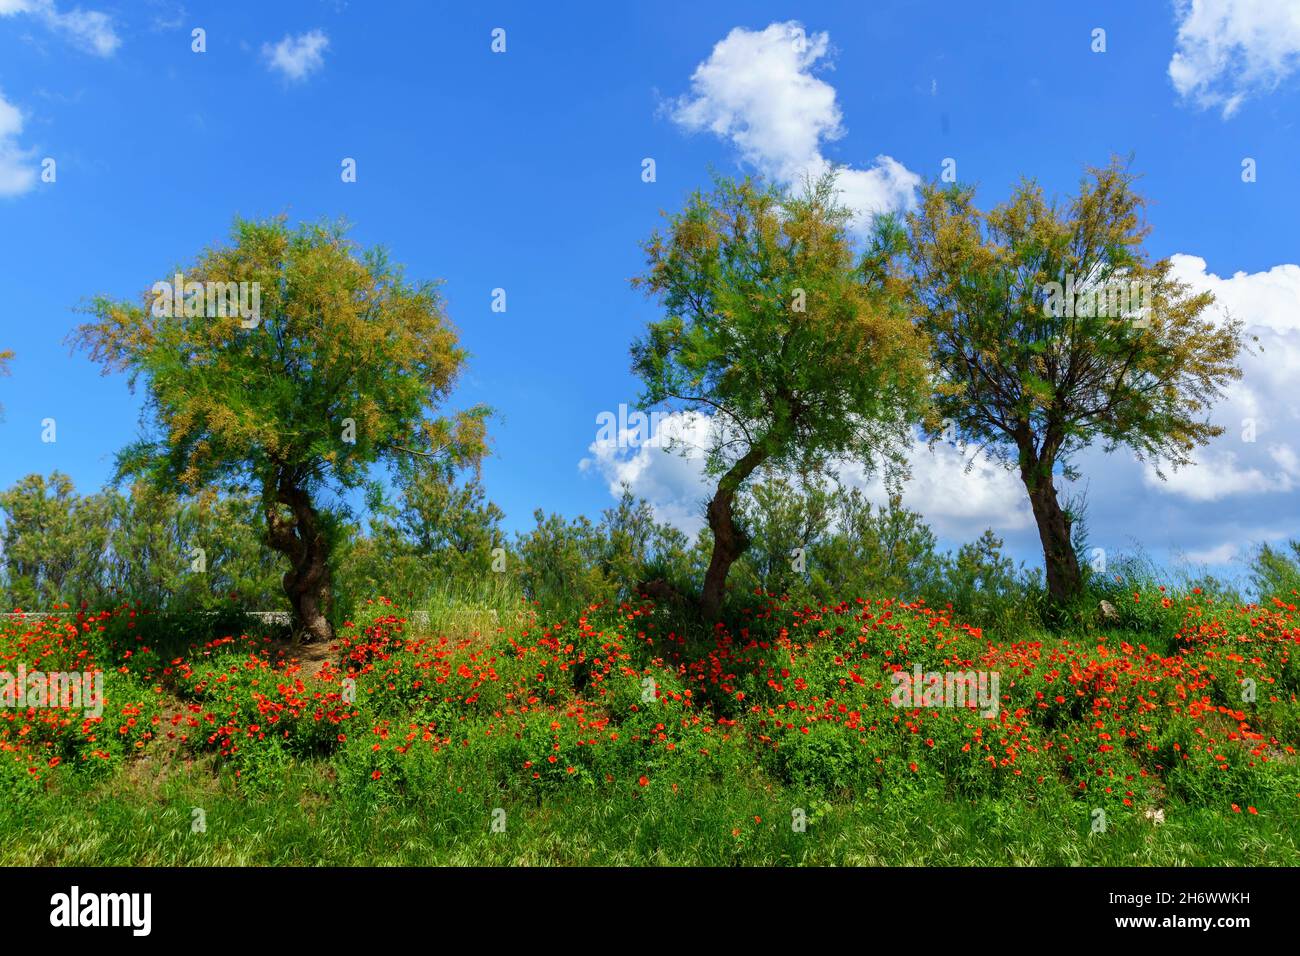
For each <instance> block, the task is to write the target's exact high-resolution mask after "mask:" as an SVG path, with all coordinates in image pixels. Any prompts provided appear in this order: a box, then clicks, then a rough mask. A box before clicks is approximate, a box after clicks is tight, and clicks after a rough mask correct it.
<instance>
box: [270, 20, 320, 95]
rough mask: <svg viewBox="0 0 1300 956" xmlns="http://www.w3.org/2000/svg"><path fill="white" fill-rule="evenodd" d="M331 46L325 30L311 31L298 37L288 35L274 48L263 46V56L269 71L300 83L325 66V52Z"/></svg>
mask: <svg viewBox="0 0 1300 956" xmlns="http://www.w3.org/2000/svg"><path fill="white" fill-rule="evenodd" d="M329 45H330V41H329V37H328V36H326V35H325V33H324V31H323V30H311V31H309V32H307V33H303V34H300V35H298V36H290V35H287V34H286V35H285V37H284V39H283V40H281V41H280V42H279V43H277V44H275V45H274V46H272V45H271V44H269V43H264V44H262V56H263V57H265V58H266V64H267V67H268V68H269V69H272V70H278V71H280V73H281V74H283V75H284V77H285V78H286V79H288V80H292V81H294V82H299V81H302V80H305V79H306V78H307V77H308V76H309V75H310V74H312V73H315V72H316V71H317V70H319V69H320V68H321V67H323V66H324V65H325V51H326V50H328V49H329Z"/></svg>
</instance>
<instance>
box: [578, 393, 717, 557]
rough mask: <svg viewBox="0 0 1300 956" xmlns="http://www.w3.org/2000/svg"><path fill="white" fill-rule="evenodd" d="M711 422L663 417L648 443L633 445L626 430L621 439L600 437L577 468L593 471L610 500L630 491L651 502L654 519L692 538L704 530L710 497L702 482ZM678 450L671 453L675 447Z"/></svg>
mask: <svg viewBox="0 0 1300 956" xmlns="http://www.w3.org/2000/svg"><path fill="white" fill-rule="evenodd" d="M712 429H713V419H712V418H711V417H710V416H708V415H705V414H702V413H700V412H672V413H670V414H667V415H664V416H663V417H662V419H661V420H660V424H659V427H658V429H657V430H656V432H655V434H654V435H653V436H651V437H650V439H649V440H648V441H643V442H638V441H636V440H635V436H632V440H629V434H628V432H627V431H626V430H624V431H620V432H619V435H618V437H617V438H610V439H601V438H599V437H597V439H596V441H594V442H592V443H591V445H590V447H589V448H588V451H590V452H591V457H590V458H584V459H582V461H580V462H579V463H578V468H579V469H580V470H581V471H594V472H596V473H598V474H599V475H600V476H601V477H602V478H604V479H605V481H606V483H607V485H608V487H609V493H610V495H611V496H613V497H615V498H617V497H618V496H619V495H620V494H621V487H622V485H624V484H626V485H628V486H629V487H630V488H631V489H632V491H633V493H634V494H636V495H637V496H638V497H641V498H644V499H646V501H648V502H650V505H651V507H652V508H653V509H654V513H655V518H656V520H658V521H661V522H667V523H668V524H671V525H674V526H676V527H678V528H681V529H682V530H683V531H685V532H686V533H687V534H689V535H692V536H693V535H694V534H695V533H696V532H698V531H699V530H700V528H702V527H704V506H703V502H704V501H705V500H706V499H707V498H708V497H709V495H710V494H711V493H712V489H710V488H709V487H708V483H707V481H706V479H705V477H704V457H705V450H706V449H707V447H708V443H709V437H710V434H711V432H712ZM674 440H675V441H676V442H678V443H680V444H679V446H678V447H670V445H671V443H672V441H674Z"/></svg>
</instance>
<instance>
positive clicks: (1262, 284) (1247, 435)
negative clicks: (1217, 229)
mask: <svg viewBox="0 0 1300 956" xmlns="http://www.w3.org/2000/svg"><path fill="white" fill-rule="evenodd" d="M1172 261H1173V266H1174V270H1173V272H1174V276H1175V277H1176V278H1178V279H1179V280H1180V281H1182V282H1186V283H1187V284H1188V285H1190V286H1191V287H1192V288H1193V289H1194V290H1196V291H1209V292H1212V293H1213V294H1214V297H1215V303H1214V305H1213V306H1211V308H1212V309H1213V310H1214V313H1215V314H1216V315H1218V316H1221V317H1223V316H1232V317H1234V318H1238V319H1240V320H1241V321H1242V322H1243V323H1244V324H1245V334H1246V341H1247V345H1248V347H1249V351H1248V352H1246V353H1243V355H1242V356H1241V358H1240V364H1241V369H1242V378H1241V379H1240V380H1239V381H1237V382H1235V383H1233V385H1231V386H1230V387H1229V388H1228V389H1227V391H1226V394H1225V396H1224V397H1223V399H1221V400H1220V401H1219V403H1218V405H1216V406H1215V408H1214V410H1213V412H1212V414H1211V420H1212V421H1213V422H1214V423H1215V424H1217V425H1221V426H1222V427H1223V429H1224V433H1223V434H1222V435H1220V436H1219V437H1218V438H1216V439H1214V440H1212V441H1211V442H1210V443H1209V444H1208V445H1207V446H1206V447H1205V448H1204V449H1201V450H1199V451H1197V452H1196V453H1195V454H1194V455H1193V460H1194V461H1195V464H1194V465H1192V466H1190V467H1187V468H1180V469H1178V470H1177V471H1174V472H1166V475H1167V479H1168V480H1167V481H1161V480H1160V479H1159V477H1158V476H1157V475H1156V473H1155V468H1154V467H1153V466H1152V465H1151V464H1147V465H1145V466H1144V468H1143V480H1144V482H1145V483H1146V484H1147V485H1149V486H1151V487H1153V488H1157V489H1159V490H1161V491H1165V492H1168V493H1170V494H1174V495H1179V496H1181V497H1184V498H1186V499H1189V500H1191V501H1198V502H1210V501H1220V500H1222V499H1225V498H1231V497H1235V496H1244V495H1251V496H1259V495H1272V494H1278V493H1286V492H1291V491H1293V490H1295V489H1296V488H1297V487H1300V456H1298V455H1297V451H1296V447H1295V445H1294V442H1295V441H1296V438H1297V436H1300V398H1297V394H1296V388H1295V383H1296V381H1297V380H1300V265H1280V266H1274V267H1273V268H1272V269H1269V270H1268V271H1267V272H1254V273H1246V272H1238V273H1237V274H1236V275H1234V276H1232V277H1231V278H1227V279H1225V278H1222V277H1221V276H1217V275H1215V274H1214V273H1212V272H1210V271H1209V269H1208V265H1207V263H1206V261H1205V260H1204V259H1202V258H1200V257H1199V256H1188V255H1175V256H1173V257H1172Z"/></svg>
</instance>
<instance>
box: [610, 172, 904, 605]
mask: <svg viewBox="0 0 1300 956" xmlns="http://www.w3.org/2000/svg"><path fill="white" fill-rule="evenodd" d="M850 218H851V214H850V212H849V211H848V210H847V209H845V208H844V207H843V206H842V205H840V204H839V202H838V200H837V198H836V190H835V181H834V176H833V174H832V175H827V176H825V177H822V178H821V179H819V180H817V181H808V182H806V183H805V186H804V188H803V190H802V192H800V193H798V194H791V193H789V192H787V191H784V190H781V189H779V188H777V187H775V186H771V185H766V186H765V185H762V184H760V183H757V182H755V181H753V180H750V179H746V180H744V181H742V182H735V181H731V180H726V179H719V180H718V181H717V183H716V184H715V188H714V191H713V192H712V193H711V194H707V195H706V194H702V193H698V192H697V193H695V194H694V195H693V196H692V197H691V198H690V199H689V200H688V202H687V204H686V207H685V209H684V210H683V211H682V212H680V213H678V214H676V215H674V216H672V217H670V219H669V225H668V230H667V235H661V234H660V233H658V232H656V233H655V234H654V235H652V237H651V238H650V240H649V241H648V242H647V243H646V244H645V250H646V256H647V267H648V268H647V271H646V272H645V274H643V275H641V276H638V277H637V278H636V279H634V280H633V284H634V286H636V287H639V288H643V289H644V290H645V291H646V292H647V293H648V294H649V295H651V296H653V297H656V298H657V299H658V300H659V301H660V302H661V303H662V305H663V307H664V309H665V310H666V312H667V315H666V317H665V318H663V319H661V320H659V321H656V322H652V323H651V324H650V325H649V328H648V330H647V334H646V335H645V337H644V338H642V339H640V340H638V341H637V342H635V343H634V344H633V346H632V359H633V370H634V371H635V372H636V373H637V374H638V375H639V376H640V378H641V379H642V381H643V382H644V384H645V395H644V397H643V401H645V402H647V403H649V404H651V405H663V406H667V407H668V408H670V409H673V410H679V411H692V412H699V413H705V414H709V415H711V416H712V423H713V428H712V434H711V437H710V439H709V446H708V448H707V449H705V455H706V467H707V470H708V473H709V474H710V475H712V476H716V477H717V479H718V481H717V487H716V490H715V491H714V494H713V497H712V500H710V502H709V504H708V510H707V518H708V525H709V528H710V530H711V531H712V535H713V549H712V554H711V557H710V560H709V567H708V570H707V571H706V572H705V576H704V586H703V589H702V592H701V596H700V606H701V610H702V611H703V612H704V614H705V615H706V616H707V617H709V618H716V617H717V616H718V613H719V611H720V609H721V606H722V600H723V595H724V590H725V587H726V580H727V574H728V571H729V569H730V568H731V566H732V564H733V563H734V562H735V561H736V559H737V558H738V557H739V556H740V555H741V554H743V553H744V551H745V550H746V548H747V547H748V545H749V538H748V536H747V534H746V533H745V531H744V529H743V528H742V527H741V526H740V524H739V523H738V522H737V520H736V514H735V500H736V495H737V493H738V492H739V491H740V489H741V487H742V485H743V484H744V483H745V481H746V480H747V479H748V478H749V477H750V476H751V475H752V474H754V472H755V471H756V470H758V469H759V468H760V467H761V468H764V469H769V470H772V471H775V472H780V471H783V470H790V471H795V472H800V473H803V474H808V475H811V474H816V473H818V472H820V471H822V470H823V469H824V467H825V466H826V464H827V463H828V461H829V460H831V459H832V458H835V457H839V456H851V457H853V458H858V459H861V460H863V461H864V463H868V464H870V463H871V462H872V460H873V459H874V457H876V456H880V457H883V458H885V459H886V460H888V461H892V462H893V463H894V464H895V465H896V466H898V467H901V465H902V458H901V455H900V454H899V451H898V449H899V448H900V447H901V446H902V445H903V444H904V442H905V441H906V440H907V438H908V437H909V434H910V427H909V426H910V423H911V421H912V420H913V419H914V417H915V415H916V414H917V413H918V411H919V409H920V407H921V404H922V401H923V393H924V391H925V373H926V366H925V362H926V347H925V344H924V339H923V336H922V335H921V334H920V332H919V331H918V330H917V329H916V328H914V327H913V325H912V323H911V322H910V321H908V318H907V315H906V313H905V311H904V310H903V309H902V308H901V306H900V304H899V301H898V298H897V296H896V294H895V293H896V291H897V290H896V288H895V286H896V283H895V281H894V280H893V278H892V277H890V276H888V275H885V274H883V273H880V272H879V271H878V270H876V269H874V268H872V263H870V262H868V261H866V260H864V261H863V262H862V263H861V264H858V263H856V262H855V257H856V254H855V250H854V248H853V245H852V242H851V239H850V236H849V233H848V223H849V221H850Z"/></svg>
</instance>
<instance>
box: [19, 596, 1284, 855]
mask: <svg viewBox="0 0 1300 956" xmlns="http://www.w3.org/2000/svg"><path fill="white" fill-rule="evenodd" d="M241 625H242V626H241ZM227 626H228V633H221V634H220V636H216V637H212V636H205V635H202V634H201V633H199V632H198V631H194V630H187V629H186V628H185V627H184V626H178V625H177V624H176V622H174V621H169V620H168V619H167V618H166V616H165V615H156V614H151V613H150V612H148V611H147V610H145V609H141V608H131V607H129V606H126V605H123V606H120V607H117V608H113V609H109V610H101V611H97V612H95V611H89V610H82V611H79V612H76V613H73V612H72V610H71V609H69V610H68V611H67V613H65V614H62V615H24V614H16V615H14V616H11V617H10V618H8V619H7V620H6V622H5V623H4V625H3V630H2V631H0V671H4V672H5V673H6V674H7V675H8V674H13V673H14V672H16V671H17V669H18V667H19V665H20V664H21V665H22V666H23V668H24V669H25V671H26V672H27V673H28V674H29V675H30V674H32V673H33V672H35V673H53V672H57V671H71V670H76V671H78V672H99V673H102V674H103V675H104V679H103V685H102V686H103V701H102V705H103V706H102V713H100V714H99V715H98V716H90V715H88V713H87V711H86V709H85V708H84V707H68V706H61V705H60V702H58V701H42V700H34V702H32V703H30V704H29V702H28V701H27V700H22V701H19V700H13V699H12V698H13V697H14V692H13V691H12V689H10V701H9V703H6V706H5V707H4V708H3V709H0V786H3V787H4V790H5V792H6V794H8V798H7V799H6V801H5V803H4V809H3V810H0V840H2V843H0V845H2V846H3V849H2V850H0V857H2V858H3V859H4V860H5V862H7V863H37V864H61V865H75V864H99V863H112V864H134V865H155V864H187V863H194V864H213V863H217V864H220V863H268V864H283V863H300V864H301V863H334V864H347V863H349V862H351V863H362V862H365V863H374V862H394V863H423V864H440V863H459V862H477V863H483V862H496V863H503V864H508V863H533V864H545V863H559V864H616V863H619V864H622V863H630V864H637V863H640V864H713V865H719V864H722V865H726V864H764V863H777V864H788V863H885V864H916V863H925V864H946V865H964V864H986V865H987V864H992V865H998V864H1031V865H1052V864H1073V863H1089V864H1101V863H1105V864H1111V865H1133V864H1151V863H1160V864H1180V863H1194V864H1209V865H1260V864H1290V865H1295V864H1296V863H1298V862H1300V848H1298V847H1300V826H1297V820H1300V764H1297V759H1296V747H1297V746H1298V745H1300V704H1298V703H1297V693H1298V692H1300V662H1298V661H1297V650H1298V649H1300V619H1298V618H1297V607H1296V604H1295V603H1287V602H1284V601H1282V600H1280V599H1273V600H1271V601H1269V602H1268V603H1267V604H1261V605H1239V604H1231V603H1224V602H1221V601H1217V600H1216V599H1214V598H1212V597H1210V596H1207V595H1205V594H1199V593H1195V592H1194V591H1189V592H1188V593H1185V594H1178V595H1173V594H1167V593H1165V592H1164V591H1163V590H1162V589H1154V588H1153V589H1151V590H1149V591H1145V592H1144V591H1135V592H1134V593H1133V594H1132V595H1131V602H1126V604H1125V606H1123V607H1120V608H1118V609H1117V619H1116V620H1114V621H1111V622H1109V623H1108V626H1107V627H1104V628H1088V629H1083V630H1081V631H1078V632H1065V633H1054V634H1049V633H1046V632H1043V633H1037V632H1027V633H1022V634H1014V635H1007V636H1003V635H999V634H997V633H993V632H991V631H989V630H981V629H980V628H977V627H973V626H969V625H967V624H964V623H963V622H962V621H960V620H958V619H955V616H954V615H953V613H952V612H951V611H950V610H946V609H940V608H932V607H928V606H926V605H924V604H922V603H919V602H915V603H906V602H901V601H897V600H867V599H865V598H856V599H853V600H846V601H844V602H842V603H839V604H836V605H823V606H817V607H811V606H806V605H802V604H800V603H799V602H796V601H792V600H788V599H782V598H780V597H778V596H773V595H764V594H762V593H758V594H755V595H753V596H752V598H751V599H750V601H749V602H748V606H747V607H746V608H745V609H744V611H743V613H741V614H740V615H738V617H737V618H736V619H735V620H733V622H732V623H731V624H730V625H722V624H719V625H717V626H716V627H714V628H712V629H708V628H704V627H701V626H700V625H698V623H695V624H693V623H692V622H690V621H688V620H683V619H682V618H681V617H680V616H679V615H678V614H676V613H675V612H674V610H673V609H672V608H670V607H668V606H660V605H658V604H656V603H654V602H653V601H650V600H648V599H646V600H642V601H638V602H634V603H624V604H621V605H618V606H613V605H600V604H597V605H592V606H590V607H588V608H586V609H585V610H584V611H583V612H582V613H580V614H577V615H575V616H574V617H573V618H572V619H552V618H549V617H546V616H544V615H543V614H542V613H541V612H540V611H539V610H538V609H536V608H534V607H530V606H529V605H527V604H525V603H522V602H521V604H520V605H519V608H518V610H517V612H516V613H515V614H514V615H513V617H511V616H508V615H507V616H503V617H502V618H501V619H500V620H498V621H496V624H495V626H494V627H483V628H465V627H456V626H442V624H441V623H440V622H436V621H435V622H430V623H429V624H428V625H427V626H421V625H419V624H417V623H416V622H415V621H414V620H413V619H412V618H411V617H410V616H408V614H407V613H406V612H405V611H404V610H403V609H402V608H400V607H398V606H396V605H395V604H393V603H392V602H390V601H388V600H387V599H383V598H379V599H375V600H373V601H370V602H368V603H367V604H366V605H365V606H364V608H363V613H360V614H358V615H356V620H353V621H349V622H347V624H346V625H345V626H344V627H343V628H341V629H340V632H339V636H338V640H337V641H336V642H335V643H334V644H333V645H331V646H330V647H328V648H313V649H311V653H305V651H306V650H307V649H306V648H303V647H301V646H296V645H294V644H292V643H289V642H288V641H286V640H284V639H283V638H282V637H280V636H278V635H275V634H272V633H263V632H264V631H265V629H262V630H261V631H259V629H258V628H257V627H256V626H252V625H251V622H249V621H247V620H243V619H240V618H239V617H238V616H237V615H232V616H231V618H230V620H229V621H228V622H227V621H219V622H217V623H216V627H217V629H218V630H223V629H225V628H226V627H227ZM915 674H924V675H931V674H938V675H951V674H957V675H967V676H969V677H970V678H974V677H975V676H976V675H982V676H981V682H980V683H979V687H980V689H981V692H985V691H987V690H988V689H990V688H993V689H996V701H992V702H991V701H990V700H988V699H980V698H979V697H978V696H977V695H976V693H975V691H974V687H975V683H974V682H973V681H972V682H971V683H970V688H969V689H970V693H968V694H959V695H957V699H956V701H954V699H953V695H952V694H951V693H949V694H947V695H945V694H944V693H943V691H944V690H945V689H947V690H949V691H951V689H952V688H953V686H954V682H953V681H951V680H949V681H947V683H946V684H945V683H944V680H943V679H942V678H936V679H934V680H930V679H928V678H927V679H924V680H923V681H922V682H920V683H916V686H915V687H913V686H912V684H913V683H914V682H915V678H914V677H913V675H915ZM984 677H987V678H988V679H987V680H985V679H984ZM3 679H5V678H0V680H3ZM31 683H32V682H31V680H30V679H29V680H28V684H29V685H31ZM958 683H959V682H958ZM900 688H901V690H900ZM4 690H5V688H0V691H4ZM28 692H29V693H31V691H30V689H29V691H28ZM10 703H12V706H10ZM83 703H84V702H83Z"/></svg>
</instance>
